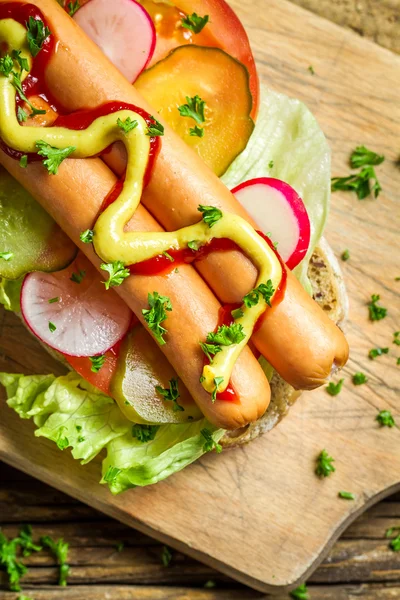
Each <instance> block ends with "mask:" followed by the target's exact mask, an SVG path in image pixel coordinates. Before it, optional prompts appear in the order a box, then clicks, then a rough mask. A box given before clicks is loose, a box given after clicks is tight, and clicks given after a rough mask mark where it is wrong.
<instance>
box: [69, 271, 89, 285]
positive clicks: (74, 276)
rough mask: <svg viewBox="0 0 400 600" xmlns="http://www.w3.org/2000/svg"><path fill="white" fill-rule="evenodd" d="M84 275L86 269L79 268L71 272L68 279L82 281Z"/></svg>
mask: <svg viewBox="0 0 400 600" xmlns="http://www.w3.org/2000/svg"><path fill="white" fill-rule="evenodd" d="M85 275H86V271H83V270H80V271H78V273H75V272H74V273H72V275H71V277H70V281H73V282H74V283H82V280H83V278H84V277H85Z"/></svg>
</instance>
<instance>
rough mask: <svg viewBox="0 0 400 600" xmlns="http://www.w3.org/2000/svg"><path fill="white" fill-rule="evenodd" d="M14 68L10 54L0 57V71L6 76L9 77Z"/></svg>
mask: <svg viewBox="0 0 400 600" xmlns="http://www.w3.org/2000/svg"><path fill="white" fill-rule="evenodd" d="M13 68H14V61H13V59H12V58H11V56H10V55H9V54H6V55H5V56H3V58H0V73H1V74H2V75H4V76H5V77H8V76H9V75H10V74H11V71H12V70H13Z"/></svg>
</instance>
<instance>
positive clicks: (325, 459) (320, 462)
mask: <svg viewBox="0 0 400 600" xmlns="http://www.w3.org/2000/svg"><path fill="white" fill-rule="evenodd" d="M334 462H335V459H334V458H332V456H329V454H328V453H327V451H326V450H322V452H320V454H319V455H318V457H317V466H316V469H315V473H316V475H318V477H320V478H323V477H329V475H330V474H331V473H334V472H335V471H336V469H335V467H334V466H333V464H332V463H334Z"/></svg>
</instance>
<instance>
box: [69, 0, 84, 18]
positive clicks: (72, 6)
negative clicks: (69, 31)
mask: <svg viewBox="0 0 400 600" xmlns="http://www.w3.org/2000/svg"><path fill="white" fill-rule="evenodd" d="M67 7H68V14H69V16H70V17H73V16H74V14H75V13H76V12H77V11H78V10H79V9H80V7H81V5H80V4H79V0H75V2H68V4H67Z"/></svg>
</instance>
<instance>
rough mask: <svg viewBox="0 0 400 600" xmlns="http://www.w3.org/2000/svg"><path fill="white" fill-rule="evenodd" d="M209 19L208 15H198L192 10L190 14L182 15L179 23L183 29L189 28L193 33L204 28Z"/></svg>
mask: <svg viewBox="0 0 400 600" xmlns="http://www.w3.org/2000/svg"><path fill="white" fill-rule="evenodd" d="M209 20H210V17H209V16H208V15H205V16H204V17H200V16H199V15H198V14H196V13H195V12H194V13H192V14H191V15H187V16H186V17H184V18H183V19H182V23H181V25H182V27H184V28H185V29H190V31H193V33H200V31H202V29H204V27H205V26H206V25H207V23H208V21H209Z"/></svg>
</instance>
